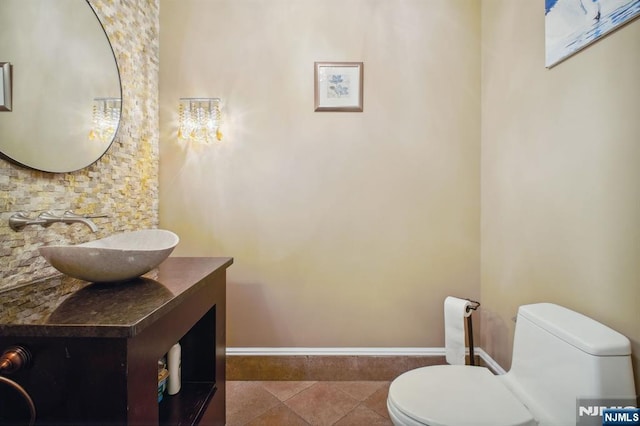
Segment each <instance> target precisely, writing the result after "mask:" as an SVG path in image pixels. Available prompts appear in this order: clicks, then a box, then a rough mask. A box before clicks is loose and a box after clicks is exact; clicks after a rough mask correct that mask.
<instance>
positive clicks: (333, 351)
mask: <svg viewBox="0 0 640 426" xmlns="http://www.w3.org/2000/svg"><path fill="white" fill-rule="evenodd" d="M474 352H475V354H476V355H477V356H478V357H480V359H482V361H483V362H484V363H485V364H486V366H487V367H488V368H489V369H490V370H491V371H493V372H494V373H495V374H505V373H506V371H505V370H504V368H502V367H501V366H500V364H498V363H497V362H496V361H495V360H494V359H493V358H492V357H491V356H490V355H489V354H488V353H487V352H485V351H484V350H483V349H482V348H474ZM468 353H469V350H468V349H467V354H468ZM226 354H227V356H245V357H250V356H274V357H277V356H281V357H284V356H427V357H429V356H433V357H436V356H440V357H443V356H445V348H440V347H435V348H414V347H408V348H375V347H374V348H304V347H302V348H301V347H283V348H273V347H227V350H226Z"/></svg>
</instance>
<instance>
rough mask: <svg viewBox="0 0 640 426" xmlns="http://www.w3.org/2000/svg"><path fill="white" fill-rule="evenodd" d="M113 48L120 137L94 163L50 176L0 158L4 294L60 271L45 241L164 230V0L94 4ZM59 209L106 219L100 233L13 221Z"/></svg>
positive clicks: (96, 1) (0, 254)
mask: <svg viewBox="0 0 640 426" xmlns="http://www.w3.org/2000/svg"><path fill="white" fill-rule="evenodd" d="M89 3H90V4H91V6H92V7H93V8H94V10H95V12H96V14H97V15H98V17H99V19H100V21H101V22H102V24H103V26H104V28H105V30H106V32H107V35H108V36H109V39H110V41H111V45H112V46H113V50H114V53H115V56H116V60H117V62H118V68H119V70H120V79H121V84H122V94H123V100H122V117H121V123H120V128H119V130H118V134H117V136H116V139H115V140H114V142H113V144H112V145H111V148H109V150H108V151H107V153H106V154H105V155H104V156H103V157H102V158H101V159H100V160H98V161H97V162H96V163H94V164H93V165H91V166H89V167H87V168H85V169H83V170H80V171H77V172H73V173H44V172H38V171H34V170H30V169H27V168H23V167H21V166H17V165H15V164H12V163H10V162H8V161H5V160H3V159H0V191H1V194H2V195H1V198H0V241H1V245H0V289H7V288H11V287H15V286H17V285H20V284H25V283H29V282H32V281H36V280H39V279H42V278H46V277H49V276H53V275H56V274H58V272H57V271H56V270H55V269H53V268H52V267H51V266H49V265H48V264H47V263H46V261H45V260H44V258H43V257H41V256H40V255H39V253H38V247H40V246H41V245H45V244H77V243H82V242H86V241H91V240H94V239H96V238H102V237H105V236H108V235H111V234H113V233H116V232H120V231H126V230H135V229H144V228H155V227H157V225H158V156H159V150H158V66H159V44H158V31H159V0H119V1H113V0H90V2H89ZM51 209H55V211H56V212H59V213H62V212H63V211H65V210H73V211H75V212H76V213H82V214H107V215H109V217H108V218H100V219H95V220H94V222H95V223H96V225H98V228H99V230H98V232H96V233H92V232H91V231H90V230H89V228H88V227H86V226H84V225H82V224H73V225H65V224H54V225H52V226H50V227H48V228H43V227H41V226H28V227H25V228H23V230H22V231H19V232H16V231H13V230H12V229H11V228H10V227H9V224H8V220H9V217H10V216H11V215H12V214H13V213H15V212H18V211H25V212H27V213H29V215H30V216H32V217H33V216H36V215H37V214H38V213H40V212H42V211H45V210H51Z"/></svg>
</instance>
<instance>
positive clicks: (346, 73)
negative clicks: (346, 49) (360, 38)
mask: <svg viewBox="0 0 640 426" xmlns="http://www.w3.org/2000/svg"><path fill="white" fill-rule="evenodd" d="M363 67H364V65H363V63H362V62H315V63H314V73H313V74H314V81H315V85H314V94H315V96H314V99H315V111H348V112H362V109H363V108H362V87H363V86H362V82H363V75H364V72H363Z"/></svg>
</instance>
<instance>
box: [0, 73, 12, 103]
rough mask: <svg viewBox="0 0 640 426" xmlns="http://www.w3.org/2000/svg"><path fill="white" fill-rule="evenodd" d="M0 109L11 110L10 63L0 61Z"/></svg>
mask: <svg viewBox="0 0 640 426" xmlns="http://www.w3.org/2000/svg"><path fill="white" fill-rule="evenodd" d="M0 111H11V63H9V62H0Z"/></svg>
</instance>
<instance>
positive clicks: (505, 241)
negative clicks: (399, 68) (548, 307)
mask: <svg viewBox="0 0 640 426" xmlns="http://www.w3.org/2000/svg"><path fill="white" fill-rule="evenodd" d="M543 64H544V18H543V14H542V13H541V5H540V4H538V2H514V1H507V0H483V2H482V161H481V168H482V248H481V252H482V278H481V290H482V306H483V329H482V330H483V339H482V347H483V348H484V349H485V350H486V351H487V352H489V354H490V355H491V356H493V357H494V358H495V359H496V360H497V361H498V362H499V363H500V364H501V365H502V366H503V367H505V368H507V367H508V366H509V364H510V362H511V360H510V354H511V345H512V337H513V329H514V323H513V322H512V321H511V318H512V317H513V316H515V314H516V309H517V307H518V305H520V304H525V303H532V302H540V301H549V302H555V303H558V304H561V305H564V306H567V307H569V308H572V309H575V310H577V311H579V312H582V313H584V314H586V315H588V316H591V317H593V318H595V319H596V320H599V321H601V322H603V323H604V324H607V325H609V326H610V327H612V328H614V329H616V330H618V331H620V332H621V333H623V334H625V335H627V336H628V337H629V338H630V339H631V340H632V342H633V350H634V352H635V355H634V359H635V360H634V368H635V372H636V384H637V386H638V385H640V376H639V375H638V370H639V369H640V368H639V367H640V366H639V364H638V359H639V358H638V357H639V355H638V353H639V352H640V308H639V304H640V282H639V280H640V261H639V259H640V226H639V225H640V222H639V221H640V167H638V164H639V163H640V143H639V141H640V136H639V135H640V120H638V112H639V111H640V80H639V79H638V76H640V21H637V20H636V21H635V22H633V23H631V24H629V25H627V26H626V27H624V28H622V29H621V30H619V31H617V32H615V33H613V34H611V35H610V36H608V37H606V38H605V39H603V40H601V41H599V42H597V43H595V44H594V45H592V46H591V47H589V48H587V49H586V50H584V51H582V52H580V53H578V54H577V55H575V56H573V57H571V58H570V59H569V60H567V61H565V62H563V63H561V64H560V65H558V66H556V67H554V68H552V69H550V70H547V69H545V68H544V66H543Z"/></svg>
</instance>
